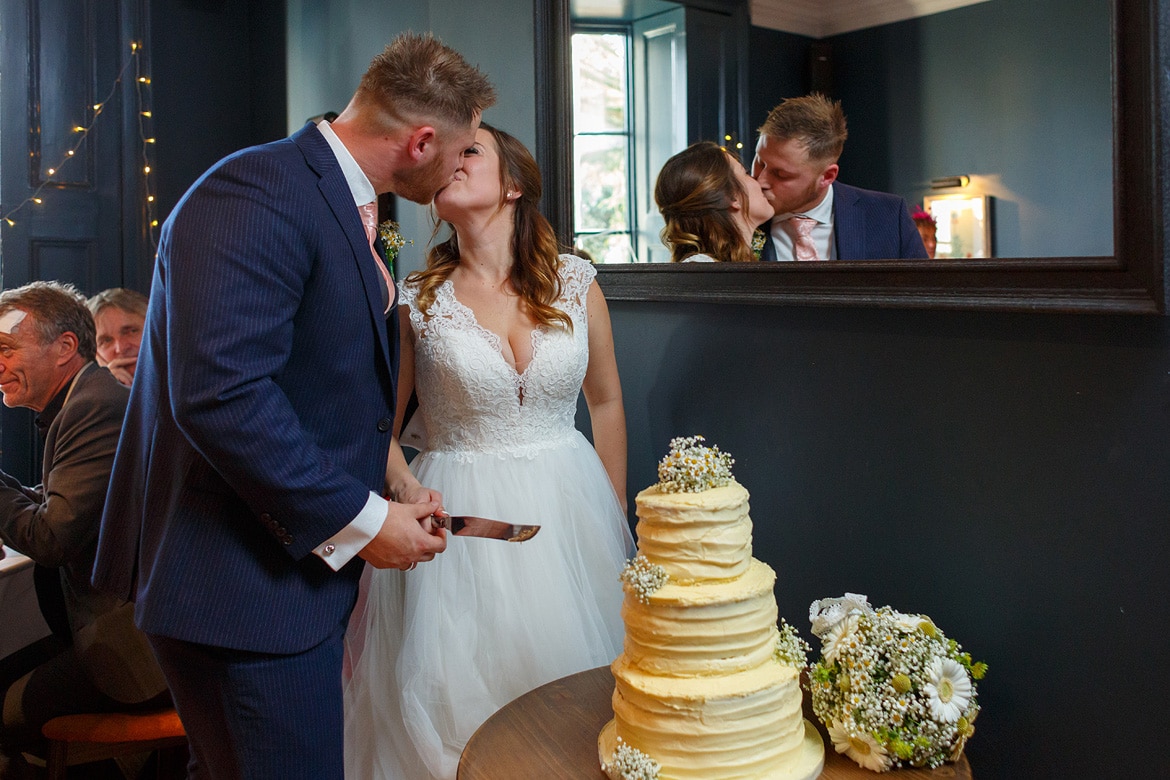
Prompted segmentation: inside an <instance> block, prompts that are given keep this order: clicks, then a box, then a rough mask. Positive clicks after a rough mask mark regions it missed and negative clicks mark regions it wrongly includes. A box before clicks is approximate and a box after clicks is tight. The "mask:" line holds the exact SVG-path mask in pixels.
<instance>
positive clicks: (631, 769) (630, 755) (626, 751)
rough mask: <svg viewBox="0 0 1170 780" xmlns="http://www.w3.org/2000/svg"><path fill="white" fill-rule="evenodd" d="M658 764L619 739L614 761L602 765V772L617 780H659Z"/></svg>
mask: <svg viewBox="0 0 1170 780" xmlns="http://www.w3.org/2000/svg"><path fill="white" fill-rule="evenodd" d="M659 769H660V767H659V765H658V762H657V761H655V760H654V759H652V758H650V756H648V755H646V754H645V753H643V752H642V751H641V750H638V748H636V747H632V746H631V745H627V744H626V743H625V742H623V741H622V738H621V737H618V738H617V749H616V750H614V752H613V760H612V761H610V762H609V763H608V764H602V765H601V771H602V772H605V773H606V774H607V775H609V776H610V777H612V778H615V780H617V779H619V778H620V780H658V770H659Z"/></svg>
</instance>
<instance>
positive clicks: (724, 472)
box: [658, 436, 735, 493]
mask: <svg viewBox="0 0 1170 780" xmlns="http://www.w3.org/2000/svg"><path fill="white" fill-rule="evenodd" d="M704 441H706V439H704V438H703V437H702V436H686V437H682V436H680V437H676V438H674V439H671V440H670V452H668V453H666V457H665V458H663V459H662V460H661V462H659V464H658V488H659V490H661V491H663V492H664V493H702V492H703V491H704V490H710V489H711V488H716V487H722V486H723V485H726V484H728V483H729V482H731V465H732V464H733V463H735V459H734V458H732V457H731V455H729V454H727V453H726V452H720V450H719V447H718V446H717V445H716V446H713V447H707V446H705V445H703V444H701V442H704Z"/></svg>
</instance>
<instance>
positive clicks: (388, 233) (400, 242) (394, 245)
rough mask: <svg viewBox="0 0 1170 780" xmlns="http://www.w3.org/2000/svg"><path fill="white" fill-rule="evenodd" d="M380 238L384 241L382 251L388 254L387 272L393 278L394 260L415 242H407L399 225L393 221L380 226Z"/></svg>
mask: <svg viewBox="0 0 1170 780" xmlns="http://www.w3.org/2000/svg"><path fill="white" fill-rule="evenodd" d="M378 237H379V238H380V239H382V249H383V250H384V251H385V252H386V270H388V271H389V272H390V276H391V277H393V276H394V258H396V257H398V251H399V250H400V249H402V247H404V246H406V245H407V244H411V245H413V244H414V241H411V240H407V239H406V238H405V237H404V236H403V235H402V231H401V230H400V229H399V227H398V223H397V222H395V221H394V220H392V219H387V220H385V221H383V222H382V223H381V224H379V225H378Z"/></svg>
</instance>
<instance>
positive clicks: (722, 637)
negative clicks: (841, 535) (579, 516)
mask: <svg viewBox="0 0 1170 780" xmlns="http://www.w3.org/2000/svg"><path fill="white" fill-rule="evenodd" d="M702 441H703V438H702V437H701V436H695V437H689V438H685V439H675V440H673V441H671V444H670V447H671V451H670V453H669V454H668V455H667V456H666V458H664V459H663V461H662V462H661V463H660V464H659V467H658V474H659V479H660V481H659V483H658V484H656V485H653V486H651V487H649V488H647V489H645V490H643V491H642V492H641V493H639V494H638V497H637V514H638V526H637V531H638V556H637V557H636V558H635V559H634V560H633V561H631V562H630V564H629V565H628V566H627V567H626V570H625V572H623V574H622V580H623V581H624V583H625V585H624V587H625V601H624V604H623V606H622V619H623V621H624V622H625V627H626V639H625V647H624V649H623V652H622V654H621V655H619V656H618V658H617V660H615V661H614V662H613V665H612V666H611V669H612V671H613V676H614V681H615V688H614V693H613V712H614V719H613V720H612V721H610V722H609V724H608V725H606V727H605V728H604V729H603V730H602V732H601V735H600V736H599V737H598V751H599V753H600V757H601V763H602V769H603V770H604V771H605V772H606V774H607V775H608V776H609V777H610V778H611V780H633V779H634V778H639V780H641V779H642V778H654V777H657V778H659V779H660V780H683V779H684V778H695V779H696V780H698V779H700V778H701V779H702V780H721V779H723V778H745V779H748V778H752V779H754V778H759V779H760V780H806V779H807V780H811V779H812V778H816V777H817V776H818V775H819V774H820V772H821V767H822V764H823V762H824V746H823V744H822V742H821V738H820V736H819V735H818V734H817V732H816V730H815V729H814V728H813V726H812V724H810V723H807V722H806V721H805V720H804V718H803V716H802V712H801V699H802V693H801V689H800V682H799V675H800V669H799V667H800V666H801V665H803V663H802V662H803V652H801V653H800V655H801V659H800V660H795V659H794V658H793V655H794V654H793V653H791V652H786V650H787V648H788V647H789V646H790V645H791V643H792V642H800V643H802V644H803V642H802V640H800V639H799V638H798V637H796V635H795V633H794V632H791V633H786V634H785V636H784V637H782V636H781V632H780V631H779V630H778V628H777V609H776V598H775V596H774V595H773V591H772V587H773V585H774V583H775V581H776V573H775V572H774V571H773V570H772V569H771V568H770V567H769V566H767V565H766V564H764V563H762V562H760V561H758V560H756V559H754V558H752V521H751V518H750V517H749V516H748V492H747V490H745V489H744V488H743V486H742V485H740V484H739V483H737V482H736V481H735V480H734V479H733V478H732V476H731V470H730V466H731V464H732V462H733V461H732V460H731V458H730V457H729V456H728V455H727V453H724V452H720V451H719V449H718V447H714V448H711V447H706V446H703V445H702V444H701V443H700V442H702ZM785 628H786V631H790V629H788V627H787V626H786V627H785Z"/></svg>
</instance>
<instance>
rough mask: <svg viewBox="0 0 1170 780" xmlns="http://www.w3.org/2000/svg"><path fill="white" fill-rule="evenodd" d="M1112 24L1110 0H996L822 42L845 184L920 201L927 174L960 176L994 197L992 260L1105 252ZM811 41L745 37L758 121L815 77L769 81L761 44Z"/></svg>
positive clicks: (771, 58)
mask: <svg viewBox="0 0 1170 780" xmlns="http://www.w3.org/2000/svg"><path fill="white" fill-rule="evenodd" d="M1109 30H1110V2H1109V0H1029V2H1026V3H1021V2H1016V1H1015V0H991V1H990V2H985V3H978V4H976V5H973V6H968V7H966V8H960V9H956V10H954V11H948V12H946V13H940V14H934V15H931V16H927V17H923V18H921V19H916V20H911V21H906V22H899V23H897V24H890V25H884V26H882V27H877V28H872V29H869V30H861V31H858V32H853V33H847V34H844V35H839V36H834V37H831V38H828V39H826V40H825V41H824V42H822V45H823V46H824V47H825V48H826V49H827V50H828V52H829V57H830V64H829V66H828V69H829V71H830V72H831V75H830V77H829V80H828V82H827V83H828V85H829V89H828V91H829V92H830V93H831V94H832V95H833V96H834V97H836V98H839V99H840V100H841V101H842V103H843V105H844V108H845V112H846V114H847V116H848V119H849V140H848V142H847V143H846V145H845V153H844V154H843V155H842V157H841V179H842V181H845V182H848V183H851V184H856V185H858V186H862V187H868V188H871V189H878V190H884V191H889V192H896V193H898V194H899V195H902V196H903V197H905V198H906V199H907V200H909V201H911V202H921V200H922V197H923V195H926V194H929V182H930V180H931V179H933V178H937V177H940V176H950V175H955V174H968V175H971V176H972V178H973V179H974V184H975V187H976V188H977V189H978V190H979V192H980V194H987V195H992V196H993V197H994V198H995V200H994V206H995V212H994V216H995V219H994V224H995V244H994V246H995V254H996V256H999V257H1053V256H1095V255H1106V256H1107V255H1112V254H1113V235H1112V230H1113V217H1112V203H1113V200H1112V199H1113V188H1112V182H1113V179H1112V165H1113V155H1112V150H1113V142H1112V121H1111V117H1112V86H1111V83H1110V67H1111V66H1110V62H1111V55H1110V34H1109ZM810 44H811V41H810V40H809V39H807V38H801V37H799V36H791V35H786V34H784V33H776V32H771V31H767V30H756V31H755V32H754V33H753V50H752V72H751V82H752V85H753V86H752V103H751V116H752V122H753V124H755V125H756V126H758V125H759V124H760V123H761V122H762V121H763V118H764V117H765V116H766V115H767V112H768V110H769V109H770V108H771V107H772V106H774V105H775V104H776V103H778V102H780V100H781V99H783V98H785V97H790V96H792V95H798V94H803V93H804V92H806V91H808V90H809V89H810V88H812V86H813V82H812V81H810V80H807V79H806V80H805V81H803V82H801V83H799V84H798V85H797V86H796V88H795V89H793V88H792V87H791V79H790V78H782V79H777V78H775V76H774V74H775V73H776V72H777V70H778V69H779V68H783V67H785V66H784V64H783V63H779V64H778V63H776V62H775V59H776V58H775V55H774V54H768V55H762V54H761V50H768V51H774V50H776V49H781V48H790V49H795V50H800V49H801V47H802V46H803V47H806V48H807V47H808V46H809V45H810ZM790 59H794V60H795V61H796V62H797V63H799V64H800V67H801V69H802V70H803V71H804V72H805V73H806V74H807V67H805V65H804V62H803V61H801V60H800V58H799V57H798V56H797V54H796V53H794V54H792V55H790ZM825 83H826V82H824V81H818V82H817V84H818V85H821V86H823V85H824V84H825ZM773 84H775V85H777V86H776V88H774V89H773V88H772V85H773ZM786 90H787V91H786Z"/></svg>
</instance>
